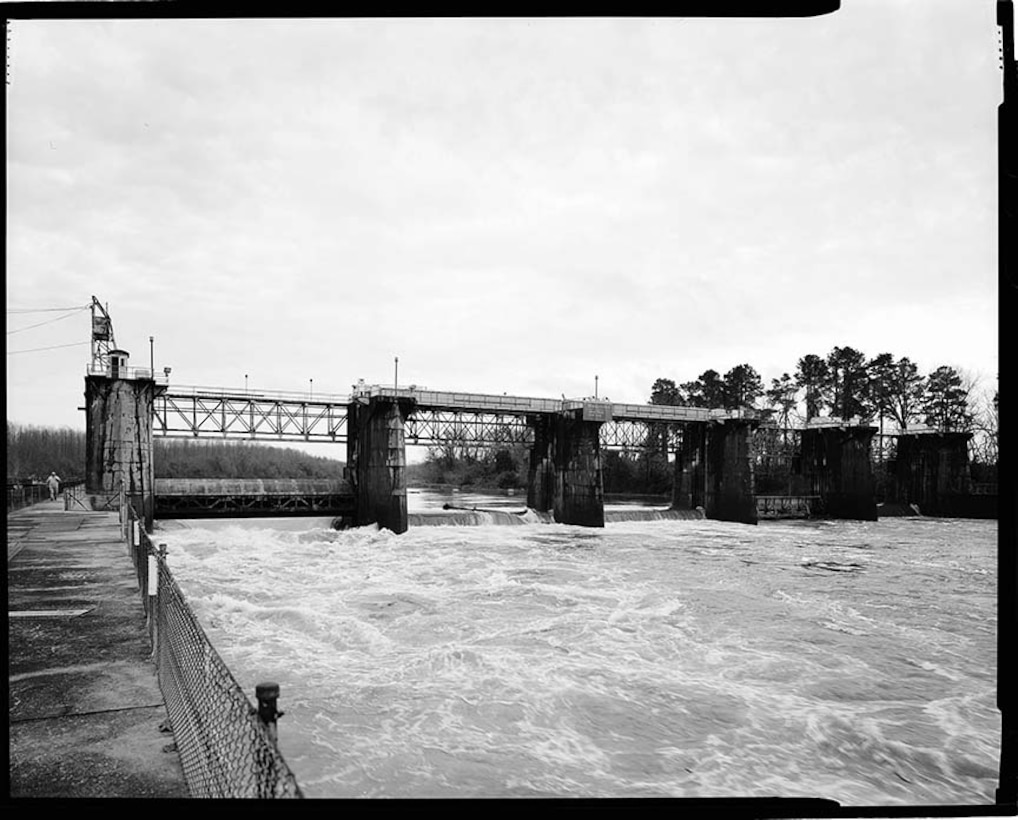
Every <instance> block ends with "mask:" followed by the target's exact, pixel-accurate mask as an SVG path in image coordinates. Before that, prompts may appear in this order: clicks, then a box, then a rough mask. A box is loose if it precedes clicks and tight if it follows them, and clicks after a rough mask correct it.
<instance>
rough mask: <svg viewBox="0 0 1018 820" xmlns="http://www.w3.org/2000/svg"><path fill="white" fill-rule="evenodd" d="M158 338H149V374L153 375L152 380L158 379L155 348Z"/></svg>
mask: <svg viewBox="0 0 1018 820" xmlns="http://www.w3.org/2000/svg"><path fill="white" fill-rule="evenodd" d="M155 342H156V337H155V336H149V337H148V372H149V373H151V374H152V378H153V379H154V378H155V377H156V348H155Z"/></svg>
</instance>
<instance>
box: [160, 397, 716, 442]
mask: <svg viewBox="0 0 1018 820" xmlns="http://www.w3.org/2000/svg"><path fill="white" fill-rule="evenodd" d="M372 397H383V398H389V399H399V400H412V401H413V402H414V409H413V412H412V413H411V414H410V416H409V417H408V418H407V419H406V423H405V427H404V437H405V440H406V442H407V444H424V445H439V444H456V445H464V446H510V445H529V444H532V443H533V441H534V430H533V427H532V426H531V424H529V423H528V418H533V417H535V416H542V415H545V416H547V415H553V414H556V413H564V412H565V413H567V412H570V411H578V410H582V412H583V416H584V418H588V419H589V418H593V419H596V420H599V421H601V422H602V424H601V428H600V436H601V446H602V447H606V448H615V449H638V448H640V447H643V446H644V445H645V443H646V441H647V437H648V433H649V432H651V431H653V432H654V433H655V435H656V436H658V437H659V441H661V439H664V441H667V446H668V448H669V449H670V450H674V449H676V447H677V446H678V445H679V444H680V443H681V439H682V426H683V424H684V423H686V422H705V421H709V420H711V419H719V418H730V417H732V416H733V415H735V414H733V413H732V412H730V411H727V410H708V409H706V408H702V407H672V406H666V405H653V404H647V405H641V404H616V403H611V402H608V401H604V400H598V399H543V398H532V397H525V396H508V395H502V396H496V395H489V394H483V393H450V392H439V391H432V390H417V389H415V388H383V387H370V388H365V389H363V390H357V391H355V392H354V393H352V394H349V395H318V396H312V395H309V394H306V393H305V394H300V393H282V392H273V393H266V392H251V391H248V390H236V389H221V388H208V387H186V386H172V387H170V386H167V387H160V388H158V389H157V394H156V399H155V403H154V410H155V420H154V424H153V433H154V434H155V435H157V436H162V437H168V438H232V439H248V440H262V441H306V442H334V443H345V442H346V440H347V436H348V433H349V427H348V423H347V422H348V419H347V411H348V407H349V405H351V404H354V403H358V402H365V403H366V402H367V401H370V399H371V398H372ZM663 446H664V443H663V442H662V447H663Z"/></svg>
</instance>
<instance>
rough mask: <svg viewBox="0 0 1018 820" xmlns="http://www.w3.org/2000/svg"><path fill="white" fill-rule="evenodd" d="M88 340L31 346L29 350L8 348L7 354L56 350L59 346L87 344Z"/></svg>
mask: <svg viewBox="0 0 1018 820" xmlns="http://www.w3.org/2000/svg"><path fill="white" fill-rule="evenodd" d="M87 344H88V342H71V343H70V344H69V345H53V346H52V347H33V348H32V349H31V350H8V351H7V355H8V356H14V355H16V354H18V353H38V352H39V351H40V350H57V349H58V348H61V347H78V346H79V345H87Z"/></svg>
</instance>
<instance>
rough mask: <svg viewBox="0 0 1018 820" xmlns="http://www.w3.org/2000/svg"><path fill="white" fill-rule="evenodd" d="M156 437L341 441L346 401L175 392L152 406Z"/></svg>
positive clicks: (156, 401) (345, 418) (344, 431)
mask: <svg viewBox="0 0 1018 820" xmlns="http://www.w3.org/2000/svg"><path fill="white" fill-rule="evenodd" d="M154 411H155V421H154V424H153V428H152V432H153V434H155V435H158V436H166V437H182V436H190V437H194V438H199V437H214V436H218V437H220V438H226V437H229V438H248V439H274V440H276V441H334V442H345V441H346V431H347V423H346V422H347V411H346V404H345V403H338V402H332V401H327V400H322V401H312V400H307V401H302V400H297V399H284V398H271V397H253V396H240V395H202V394H174V393H173V392H172V391H169V390H168V391H166V392H164V393H162V394H161V395H159V396H157V397H156V399H155V402H154Z"/></svg>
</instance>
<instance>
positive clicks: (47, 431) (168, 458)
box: [7, 421, 344, 484]
mask: <svg viewBox="0 0 1018 820" xmlns="http://www.w3.org/2000/svg"><path fill="white" fill-rule="evenodd" d="M152 447H153V462H154V467H155V477H156V478H329V479H337V478H341V477H342V476H343V466H344V464H343V462H342V461H337V460H335V459H331V458H323V457H321V456H313V455H310V454H308V453H305V452H303V451H301V450H296V449H293V448H285V449H284V448H277V447H269V446H267V445H264V444H253V443H248V442H224V441H207V440H202V441H191V440H189V439H182V440H176V439H160V438H157V439H155V440H154V441H153V443H152ZM51 471H53V472H55V473H56V474H57V475H58V476H60V477H61V478H62V479H63V480H64V481H65V482H67V481H75V480H80V479H83V478H84V476H85V433H84V432H83V431H81V430H74V429H72V428H70V427H61V428H53V427H33V426H24V425H19V424H14V423H12V422H10V421H8V422H7V483H8V484H11V483H22V482H25V481H30V480H32V479H35V480H38V481H42V480H44V479H45V478H46V476H48V475H49V474H50V472H51Z"/></svg>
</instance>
